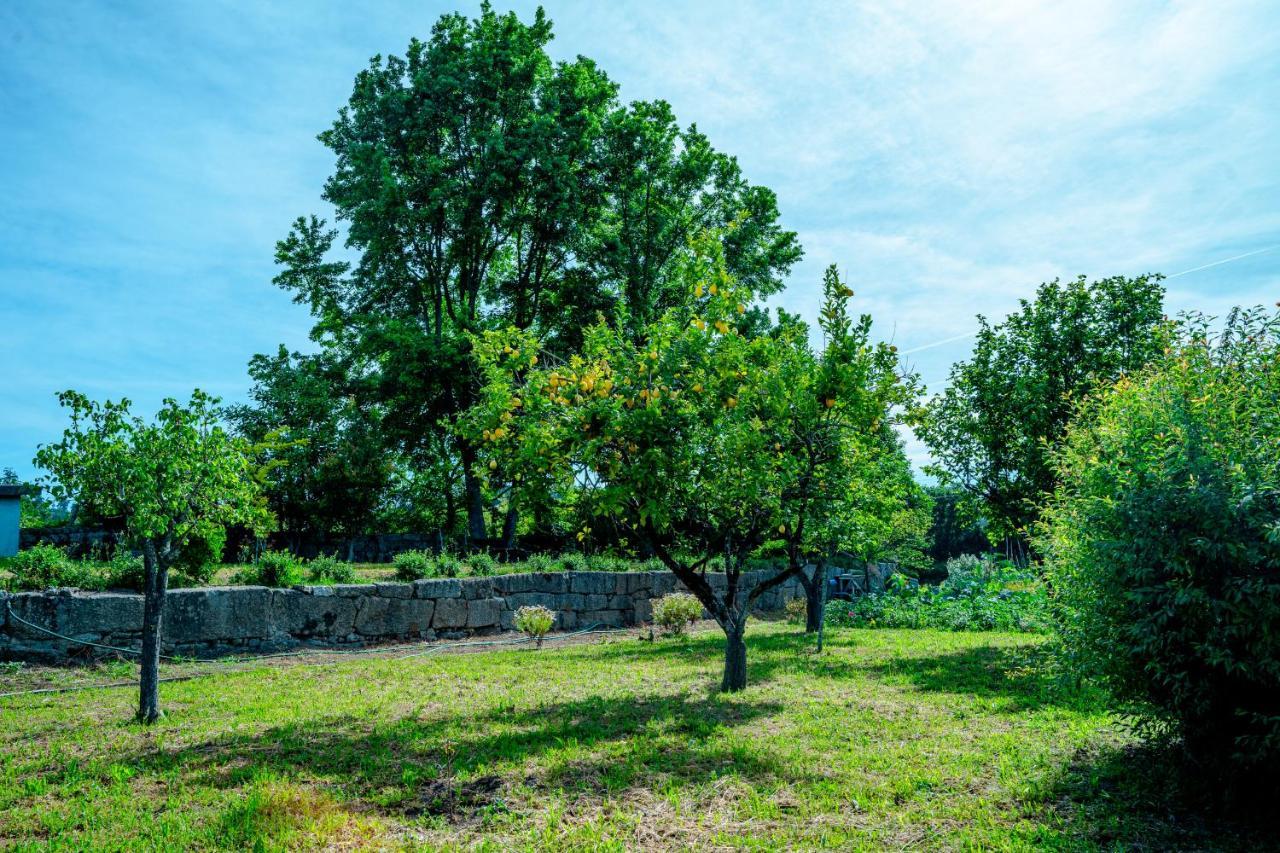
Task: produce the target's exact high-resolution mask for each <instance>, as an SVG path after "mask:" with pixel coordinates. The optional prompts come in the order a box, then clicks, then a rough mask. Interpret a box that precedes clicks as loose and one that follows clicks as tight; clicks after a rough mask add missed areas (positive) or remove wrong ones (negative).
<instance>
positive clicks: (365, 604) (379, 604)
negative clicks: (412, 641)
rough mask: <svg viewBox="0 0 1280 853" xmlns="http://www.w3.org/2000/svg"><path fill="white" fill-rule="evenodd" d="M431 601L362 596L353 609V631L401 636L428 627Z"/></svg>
mask: <svg viewBox="0 0 1280 853" xmlns="http://www.w3.org/2000/svg"><path fill="white" fill-rule="evenodd" d="M434 611H435V602H434V601H431V600H429V599H405V598H366V599H363V600H361V601H360V605H359V607H358V608H357V610H356V621H355V629H356V633H358V634H361V635H363V636H365V637H404V636H412V635H419V634H422V633H423V632H424V631H426V630H428V629H429V628H430V627H431V619H432V615H433V613H434Z"/></svg>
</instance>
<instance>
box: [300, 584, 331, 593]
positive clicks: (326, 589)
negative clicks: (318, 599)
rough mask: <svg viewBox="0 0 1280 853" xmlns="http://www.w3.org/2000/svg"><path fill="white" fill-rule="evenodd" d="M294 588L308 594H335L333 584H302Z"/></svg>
mask: <svg viewBox="0 0 1280 853" xmlns="http://www.w3.org/2000/svg"><path fill="white" fill-rule="evenodd" d="M294 589H296V590H298V591H299V592H305V593H306V594H307V595H314V596H332V595H333V587H331V586H322V585H321V586H306V585H302V586H295V587H294Z"/></svg>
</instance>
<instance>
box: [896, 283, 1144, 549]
mask: <svg viewBox="0 0 1280 853" xmlns="http://www.w3.org/2000/svg"><path fill="white" fill-rule="evenodd" d="M1160 281H1161V277H1160V276H1158V275H1144V276H1139V277H1137V278H1124V277H1119V276H1117V277H1114V278H1105V279H1102V280H1100V281H1094V282H1090V281H1087V280H1086V279H1085V278H1084V277H1083V276H1082V277H1080V278H1078V279H1075V280H1074V281H1069V282H1066V283H1062V282H1060V281H1058V280H1057V279H1055V280H1053V281H1051V282H1047V283H1045V284H1042V285H1040V287H1039V289H1038V290H1037V291H1036V297H1035V299H1034V300H1025V299H1024V300H1022V303H1021V305H1022V307H1021V309H1020V310H1019V311H1017V312H1015V313H1013V314H1011V315H1009V317H1008V318H1006V319H1005V321H1004V322H1003V323H998V324H995V325H992V324H991V323H989V322H988V321H987V319H986V318H985V317H981V316H980V317H978V323H979V326H980V330H979V332H978V338H977V342H976V343H975V345H974V350H973V355H972V356H970V357H969V359H968V360H967V361H962V362H959V363H957V364H956V365H955V366H953V367H952V369H951V375H950V384H949V385H948V387H947V389H946V390H945V391H943V392H942V393H941V394H938V395H936V396H934V397H933V399H932V400H930V401H929V403H928V404H927V406H926V407H925V410H924V412H923V417H922V418H921V420H920V422H919V424H918V425H917V427H916V431H917V434H918V435H919V436H920V438H921V439H923V440H924V442H925V444H926V445H928V447H929V451H930V453H931V454H932V455H933V458H934V459H935V460H936V463H935V465H934V466H933V467H932V469H931V470H932V472H933V473H935V474H936V475H937V476H938V478H939V479H940V480H941V482H942V483H944V484H946V485H952V486H956V487H959V488H961V489H963V490H964V491H965V493H966V494H967V495H968V497H969V498H970V500H971V501H973V502H974V505H975V507H976V509H977V511H978V512H980V513H981V515H982V516H983V517H984V518H985V520H986V521H987V522H988V531H989V534H990V535H991V536H992V537H993V541H996V542H998V541H1000V540H1004V541H1005V542H1006V544H1007V545H1008V547H1010V548H1012V549H1014V550H1015V551H1016V552H1017V553H1016V554H1014V556H1018V557H1021V556H1023V554H1022V552H1021V548H1022V543H1023V542H1024V541H1025V537H1026V532H1027V528H1028V525H1030V524H1031V523H1032V522H1033V521H1034V520H1035V518H1036V513H1037V507H1038V506H1039V505H1040V504H1041V503H1042V502H1043V500H1044V499H1045V497H1046V496H1047V495H1048V494H1049V493H1050V492H1052V491H1053V488H1054V485H1055V483H1056V482H1057V475H1056V473H1055V472H1054V469H1053V465H1052V463H1051V453H1052V450H1053V447H1054V446H1055V445H1056V444H1057V443H1058V442H1059V441H1060V440H1061V439H1062V436H1063V434H1064V433H1065V431H1066V427H1067V424H1068V423H1069V422H1070V420H1071V415H1072V413H1073V412H1074V411H1075V407H1076V406H1077V405H1078V404H1079V402H1080V400H1081V399H1083V398H1084V397H1086V396H1088V395H1089V394H1090V393H1092V392H1093V391H1094V390H1095V389H1097V388H1098V387H1100V386H1101V385H1103V384H1105V383H1108V382H1111V381H1113V380H1115V379H1116V378H1118V377H1120V376H1123V375H1124V374H1126V373H1130V372H1132V371H1134V370H1138V369H1140V368H1142V367H1143V366H1144V365H1146V364H1148V363H1149V362H1150V361H1152V360H1153V359H1154V358H1156V357H1158V356H1159V355H1160V354H1161V352H1162V350H1163V349H1164V346H1165V341H1166V339H1167V335H1166V332H1165V330H1166V324H1165V323H1164V321H1163V313H1162V307H1161V306H1162V303H1163V300H1164V288H1163V287H1162V286H1161V284H1160Z"/></svg>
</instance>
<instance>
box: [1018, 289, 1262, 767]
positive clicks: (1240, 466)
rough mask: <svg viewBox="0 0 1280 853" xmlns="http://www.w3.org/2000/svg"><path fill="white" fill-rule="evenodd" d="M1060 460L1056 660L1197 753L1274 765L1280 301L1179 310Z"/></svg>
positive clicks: (1052, 512)
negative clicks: (1159, 354)
mask: <svg viewBox="0 0 1280 853" xmlns="http://www.w3.org/2000/svg"><path fill="white" fill-rule="evenodd" d="M1057 464H1058V473H1059V475H1060V476H1061V477H1062V485H1061V487H1060V488H1059V490H1058V492H1057V494H1056V495H1055V498H1054V500H1053V501H1052V503H1051V505H1050V507H1049V509H1048V511H1047V514H1046V523H1045V525H1044V527H1043V530H1042V535H1041V542H1040V544H1041V548H1042V549H1043V551H1044V552H1045V553H1046V555H1047V557H1048V566H1049V578H1050V580H1051V582H1052V583H1053V585H1054V589H1055V602H1056V605H1057V607H1056V616H1057V622H1058V625H1059V630H1060V632H1061V635H1062V640H1063V643H1062V645H1063V650H1064V655H1065V663H1066V664H1067V666H1068V667H1070V668H1071V669H1072V670H1074V671H1075V672H1076V673H1077V674H1078V675H1080V676H1083V677H1089V678H1094V679H1096V680H1098V681H1099V682H1101V683H1102V684H1104V685H1105V686H1106V687H1108V688H1109V689H1110V690H1111V691H1112V693H1113V694H1114V695H1115V696H1116V697H1117V698H1119V699H1120V700H1121V701H1124V702H1127V703H1129V708H1130V710H1131V711H1132V712H1133V713H1134V715H1135V717H1136V719H1137V720H1138V721H1139V722H1144V723H1147V724H1149V728H1152V729H1154V730H1155V731H1156V732H1159V731H1160V730H1164V731H1169V732H1172V733H1174V734H1176V735H1179V736H1180V740H1181V742H1182V744H1183V745H1184V746H1185V747H1186V749H1187V752H1188V754H1189V755H1190V756H1191V757H1192V758H1193V759H1194V760H1195V761H1196V763H1197V764H1198V765H1200V766H1201V767H1204V768H1212V769H1217V770H1219V771H1221V774H1220V775H1221V776H1222V777H1225V778H1227V779H1229V780H1231V781H1233V782H1238V780H1239V779H1240V771H1241V770H1258V771H1267V772H1272V773H1274V774H1275V778H1280V314H1276V315H1274V316H1266V315H1264V314H1263V313H1262V312H1261V311H1260V310H1256V311H1250V312H1243V313H1234V314H1233V315H1232V316H1231V317H1229V318H1228V320H1227V322H1226V324H1225V331H1223V332H1220V333H1218V334H1217V336H1214V335H1213V334H1212V333H1211V328H1210V326H1209V324H1208V323H1206V322H1203V321H1198V322H1197V321H1193V322H1191V323H1189V324H1188V325H1187V326H1186V327H1184V329H1183V331H1182V334H1181V338H1180V340H1178V341H1177V342H1176V343H1175V344H1174V346H1173V347H1172V348H1171V351H1170V352H1169V354H1168V357H1167V358H1166V359H1165V360H1164V361H1162V362H1161V363H1160V364H1157V365H1153V366H1152V367H1150V368H1149V369H1147V370H1146V371H1143V372H1142V373H1140V374H1137V375H1135V376H1132V377H1129V378H1126V379H1122V380H1120V381H1119V382H1117V383H1116V384H1115V386H1114V387H1113V388H1111V389H1110V390H1109V391H1108V393H1106V394H1105V395H1102V396H1101V397H1100V398H1098V399H1095V400H1094V401H1092V402H1091V403H1089V404H1088V405H1087V406H1086V408H1084V409H1083V410H1082V412H1081V413H1080V415H1079V417H1078V418H1077V420H1076V421H1075V422H1074V424H1073V425H1072V427H1071V430H1070V432H1069V435H1068V438H1067V441H1066V442H1065V445H1064V447H1063V448H1062V450H1061V451H1060V453H1059V456H1058V460H1057ZM1205 775H1206V777H1207V776H1210V775H1218V774H1205Z"/></svg>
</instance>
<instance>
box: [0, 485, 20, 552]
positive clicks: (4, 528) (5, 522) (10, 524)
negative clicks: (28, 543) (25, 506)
mask: <svg viewBox="0 0 1280 853" xmlns="http://www.w3.org/2000/svg"><path fill="white" fill-rule="evenodd" d="M21 506H22V487H21V486H0V557H12V556H13V555H14V554H16V553H18V523H19V520H20V519H21V518H22V512H21Z"/></svg>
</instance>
